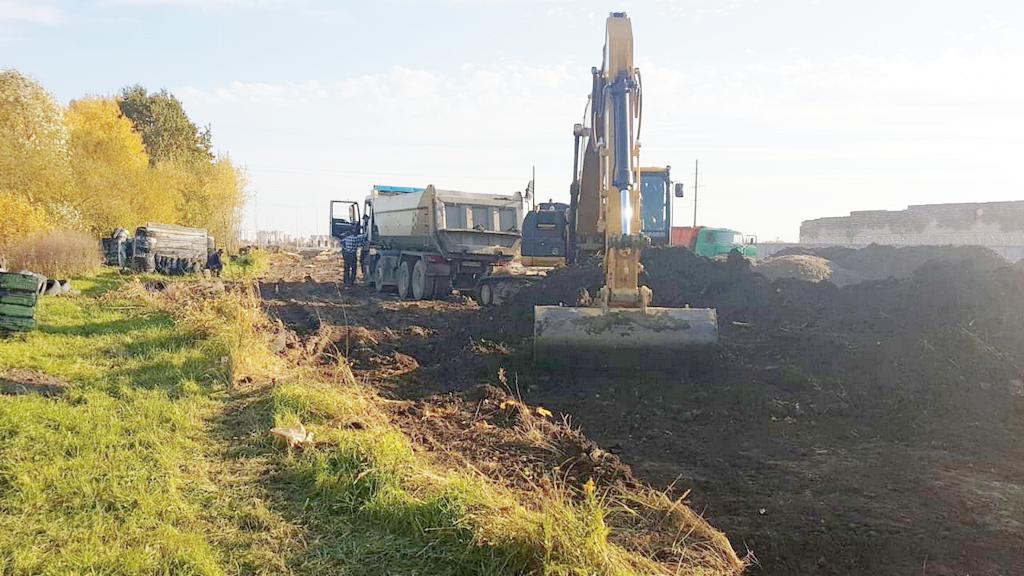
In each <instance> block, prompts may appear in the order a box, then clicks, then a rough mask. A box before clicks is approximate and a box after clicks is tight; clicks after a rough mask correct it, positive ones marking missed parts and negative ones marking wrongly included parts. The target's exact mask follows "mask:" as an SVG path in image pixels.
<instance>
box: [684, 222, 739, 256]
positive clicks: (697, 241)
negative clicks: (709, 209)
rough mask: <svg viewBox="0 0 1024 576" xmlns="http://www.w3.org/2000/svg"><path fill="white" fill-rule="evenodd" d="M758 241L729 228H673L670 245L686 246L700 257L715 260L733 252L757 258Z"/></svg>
mask: <svg viewBox="0 0 1024 576" xmlns="http://www.w3.org/2000/svg"><path fill="white" fill-rule="evenodd" d="M756 243H757V240H756V239H755V238H754V237H753V236H744V235H743V234H740V233H739V232H737V231H735V230H730V229H728V228H709V227H707V226H697V227H692V226H679V227H677V226H673V227H672V236H671V240H670V241H669V244H670V245H671V246H686V247H687V248H689V249H690V250H692V251H693V253H694V254H697V255H698V256H705V257H707V258H714V257H715V256H724V255H726V254H728V253H729V252H732V251H733V250H736V251H738V252H739V253H740V254H742V255H744V256H746V257H747V258H754V257H755V256H757V247H756V246H755V244H756Z"/></svg>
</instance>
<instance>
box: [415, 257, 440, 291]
mask: <svg viewBox="0 0 1024 576" xmlns="http://www.w3.org/2000/svg"><path fill="white" fill-rule="evenodd" d="M436 293H437V281H436V280H435V279H433V278H431V277H430V276H427V265H426V263H425V262H423V260H417V261H416V266H414V267H413V269H412V297H413V298H415V299H416V300H429V299H431V298H436V297H437V294H436Z"/></svg>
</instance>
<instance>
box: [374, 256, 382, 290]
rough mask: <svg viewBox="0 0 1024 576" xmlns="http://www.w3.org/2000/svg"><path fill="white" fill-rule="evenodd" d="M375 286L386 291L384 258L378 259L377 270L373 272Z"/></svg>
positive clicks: (376, 288)
mask: <svg viewBox="0 0 1024 576" xmlns="http://www.w3.org/2000/svg"><path fill="white" fill-rule="evenodd" d="M373 287H374V289H375V290H377V292H383V291H384V259H383V258H381V259H379V260H377V266H376V271H375V272H374V273H373Z"/></svg>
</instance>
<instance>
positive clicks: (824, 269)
mask: <svg viewBox="0 0 1024 576" xmlns="http://www.w3.org/2000/svg"><path fill="white" fill-rule="evenodd" d="M929 262H941V263H946V264H953V265H955V264H958V263H962V262H970V263H971V266H972V267H973V268H974V269H975V270H978V271H985V272H988V271H992V270H995V269H998V268H1002V267H1005V266H1007V265H1008V264H1009V263H1008V262H1007V261H1006V260H1005V259H1003V258H1002V257H1001V256H1000V255H999V254H996V253H995V252H993V251H992V250H989V249H988V248H985V247H982V246H903V247H896V246H879V245H876V244H872V245H871V246H868V247H866V248H862V249H853V248H844V247H841V246H829V247H824V248H806V247H793V248H787V249H785V250H782V251H780V252H779V253H777V254H775V255H773V256H771V257H769V258H766V259H764V260H760V261H758V262H757V263H756V266H757V271H758V272H759V273H760V274H762V275H763V276H765V277H767V278H769V279H771V280H777V279H779V278H795V279H798V280H806V281H808V282H821V281H824V280H828V281H829V282H831V283H832V284H835V285H836V286H839V287H843V286H849V285H850V284H857V283H859V282H864V281H867V280H885V279H887V278H897V279H903V278H909V277H910V276H912V275H913V273H914V271H916V270H917V269H918V268H921V267H922V266H924V265H925V264H926V263H929Z"/></svg>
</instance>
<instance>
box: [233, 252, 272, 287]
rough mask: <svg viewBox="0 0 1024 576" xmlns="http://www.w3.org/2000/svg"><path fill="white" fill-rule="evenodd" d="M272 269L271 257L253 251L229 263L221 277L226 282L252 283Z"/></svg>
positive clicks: (264, 253)
mask: <svg viewBox="0 0 1024 576" xmlns="http://www.w3.org/2000/svg"><path fill="white" fill-rule="evenodd" d="M268 269H270V255H269V254H267V253H266V252H264V251H262V250H252V251H250V252H249V253H248V254H241V255H239V256H237V257H236V258H234V259H233V260H230V261H229V262H227V263H226V264H225V266H224V270H223V271H222V272H221V276H222V277H223V278H224V279H225V280H232V281H252V280H255V279H257V278H259V277H260V276H262V275H263V274H265V273H266V272H267V270H268Z"/></svg>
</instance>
